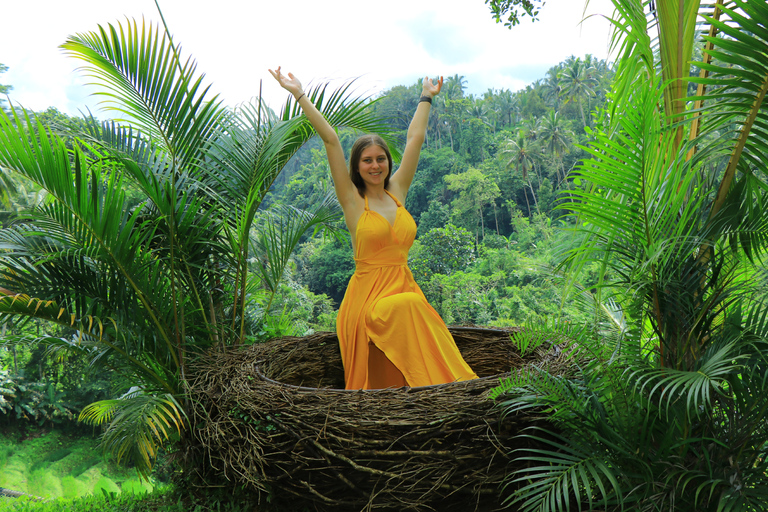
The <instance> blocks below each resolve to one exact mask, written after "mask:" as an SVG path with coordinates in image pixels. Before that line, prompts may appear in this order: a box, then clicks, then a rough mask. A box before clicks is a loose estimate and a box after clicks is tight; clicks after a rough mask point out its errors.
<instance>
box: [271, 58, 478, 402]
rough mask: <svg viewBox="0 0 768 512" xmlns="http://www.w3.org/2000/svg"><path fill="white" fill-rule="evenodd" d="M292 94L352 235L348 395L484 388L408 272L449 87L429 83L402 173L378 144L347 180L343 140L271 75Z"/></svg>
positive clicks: (297, 88) (345, 329)
mask: <svg viewBox="0 0 768 512" xmlns="http://www.w3.org/2000/svg"><path fill="white" fill-rule="evenodd" d="M269 72H270V73H271V74H272V76H273V77H275V79H276V80H277V81H278V82H279V83H280V85H281V86H282V87H283V88H284V89H286V90H287V91H288V92H290V93H291V94H293V96H294V98H296V101H297V102H298V104H299V105H300V106H301V108H302V110H303V111H304V114H305V115H306V116H307V118H308V119H309V122H310V123H312V126H313V127H314V128H315V131H316V132H317V134H318V135H319V136H320V138H321V139H322V140H323V143H324V144H325V150H326V153H327V155H328V163H329V165H330V167H331V175H332V178H333V185H334V188H335V190H336V196H337V197H338V199H339V203H340V204H341V208H342V210H343V211H344V220H345V221H346V224H347V228H348V229H349V232H350V234H351V235H352V246H353V247H354V251H355V265H356V268H355V274H354V275H353V276H352V278H351V279H350V281H349V285H348V286H347V292H346V294H345V295H344V300H343V301H342V303H341V306H340V307H339V314H338V318H337V320H336V329H337V333H338V336H339V345H340V348H341V357H342V361H343V363H344V377H345V382H346V387H347V389H380V388H388V387H400V386H411V387H416V386H426V385H430V384H442V383H445V382H453V381H457V380H467V379H474V378H477V375H475V373H474V372H473V371H472V369H471V368H470V367H469V366H468V365H467V363H466V362H464V359H463V358H462V357H461V354H460V353H459V351H458V349H457V348H456V343H455V342H454V341H453V337H452V336H451V334H450V333H449V332H448V329H447V328H446V326H445V323H444V322H443V320H442V319H441V318H440V315H438V314H437V312H436V311H435V310H434V309H433V308H432V306H430V305H429V303H428V302H427V300H426V298H425V297H424V294H423V293H422V292H421V290H420V289H419V286H418V285H417V284H416V282H415V281H414V280H413V275H412V274H411V271H410V270H409V269H408V266H407V262H408V250H409V249H410V247H411V245H412V244H413V240H414V238H415V237H416V223H415V222H414V220H413V218H412V217H411V215H410V214H409V213H408V212H407V211H406V209H405V208H404V207H403V203H405V198H406V196H407V194H408V188H409V187H410V185H411V182H412V181H413V176H414V174H415V173H416V165H417V163H418V160H419V153H420V152H421V145H422V144H423V142H424V138H425V134H426V131H427V120H428V118H429V109H430V108H431V104H432V98H433V97H434V96H435V95H437V94H438V93H439V92H440V89H441V88H442V86H443V79H442V77H441V78H440V80H439V81H438V82H437V83H436V84H435V83H433V82H432V80H430V79H429V78H428V77H427V78H424V81H423V83H422V92H421V98H420V100H419V105H418V107H417V108H416V113H415V114H414V116H413V120H412V121H411V124H410V126H409V127H408V135H407V140H406V145H405V151H403V159H402V162H401V164H400V167H399V169H398V170H397V173H394V174H393V173H392V156H391V155H390V152H389V148H388V147H387V144H386V143H385V142H384V140H382V139H381V137H379V136H378V135H364V136H363V137H360V139H358V140H357V141H356V142H355V144H354V145H353V147H352V151H351V152H350V159H349V167H350V169H349V171H347V165H346V162H345V160H344V152H343V150H342V148H341V143H340V142H339V137H338V135H337V134H336V131H335V130H334V129H333V127H331V125H330V124H329V123H328V121H327V120H326V119H325V118H324V117H323V115H322V114H321V113H320V112H319V111H318V110H317V108H316V107H315V105H314V104H313V103H312V102H311V101H309V99H308V98H307V96H306V95H305V94H304V91H303V89H302V87H301V82H299V80H298V79H297V78H296V77H295V76H293V75H292V74H291V73H288V75H287V76H285V75H283V74H282V73H281V71H280V68H279V67H278V68H277V71H273V70H271V69H270V70H269Z"/></svg>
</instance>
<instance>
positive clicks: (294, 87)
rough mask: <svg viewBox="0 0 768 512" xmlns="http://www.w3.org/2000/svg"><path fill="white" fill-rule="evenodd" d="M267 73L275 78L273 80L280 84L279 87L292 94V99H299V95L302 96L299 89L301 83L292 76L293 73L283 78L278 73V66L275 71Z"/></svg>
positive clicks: (302, 92)
mask: <svg viewBox="0 0 768 512" xmlns="http://www.w3.org/2000/svg"><path fill="white" fill-rule="evenodd" d="M269 72H270V73H271V74H272V76H273V77H275V80H277V83H279V84H280V87H282V88H283V89H285V90H286V91H288V92H290V93H291V94H293V97H294V98H296V99H299V98H300V97H301V95H302V94H304V90H303V89H302V88H301V82H300V81H299V79H298V78H296V77H295V76H293V73H288V76H285V75H284V74H282V73H281V72H280V66H278V68H277V71H273V70H271V69H270V70H269Z"/></svg>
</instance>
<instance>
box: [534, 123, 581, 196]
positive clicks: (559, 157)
mask: <svg viewBox="0 0 768 512" xmlns="http://www.w3.org/2000/svg"><path fill="white" fill-rule="evenodd" d="M575 137H576V136H575V135H574V133H573V131H572V130H571V128H570V126H569V123H568V122H567V121H565V120H564V119H563V118H562V117H560V116H559V114H558V113H557V111H555V110H550V111H549V112H547V115H545V116H544V117H542V118H541V124H540V128H539V130H538V140H539V141H540V143H541V145H542V148H544V149H546V150H547V151H549V154H550V155H551V156H552V159H553V161H554V162H555V169H556V173H557V175H558V182H559V183H564V182H565V178H566V176H565V169H564V168H563V155H564V154H565V153H567V152H568V151H569V150H570V147H571V146H572V145H573V141H574V139H575Z"/></svg>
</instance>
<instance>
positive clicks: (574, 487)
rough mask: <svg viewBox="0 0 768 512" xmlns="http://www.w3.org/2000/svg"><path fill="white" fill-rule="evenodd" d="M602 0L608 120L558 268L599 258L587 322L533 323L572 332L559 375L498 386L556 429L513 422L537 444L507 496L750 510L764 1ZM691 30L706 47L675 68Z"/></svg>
mask: <svg viewBox="0 0 768 512" xmlns="http://www.w3.org/2000/svg"><path fill="white" fill-rule="evenodd" d="M614 6H615V7H616V14H615V15H614V17H613V20H612V23H614V25H615V26H616V28H617V39H615V40H614V43H615V47H616V48H617V49H618V51H619V53H620V55H621V57H622V58H621V59H620V60H619V61H618V66H617V70H616V71H617V75H616V76H617V78H616V81H615V82H614V85H613V103H612V105H611V108H610V112H611V115H610V124H609V125H608V126H606V127H604V129H602V130H600V131H596V132H595V133H593V135H594V142H593V143H592V144H591V145H590V146H589V147H588V148H587V151H588V152H589V153H590V154H591V159H589V160H588V161H586V162H585V163H584V164H583V166H581V167H580V168H579V169H578V170H577V172H576V173H575V175H576V176H577V177H578V178H580V179H581V180H582V181H583V182H585V183H586V187H585V188H583V189H580V190H576V191H572V192H570V195H569V197H568V198H566V202H565V204H564V205H563V208H564V209H566V210H570V211H573V212H575V213H576V220H577V221H578V222H579V224H578V233H579V235H580V236H581V237H582V243H581V245H580V246H579V247H577V248H575V249H573V250H572V251H571V253H570V254H569V257H568V259H567V261H566V265H567V267H566V268H568V269H569V270H570V274H571V276H576V275H578V270H579V269H583V268H585V267H586V266H588V265H589V266H590V268H597V269H599V272H598V273H597V277H596V279H595V282H590V283H583V284H584V288H586V289H591V290H592V291H591V292H585V291H582V294H583V296H584V297H585V298H587V299H589V302H588V303H587V305H586V306H585V307H589V308H591V310H592V311H594V314H595V319H596V321H595V322H594V324H592V325H588V326H585V327H584V328H583V329H582V330H578V331H577V330H575V329H567V328H565V327H563V326H560V325H558V326H556V327H555V328H550V329H549V333H548V334H547V333H546V331H545V334H546V336H541V334H539V336H540V337H549V338H550V339H560V340H561V341H565V340H567V339H570V340H572V341H573V342H574V343H573V344H572V345H570V347H571V348H572V350H574V354H575V357H576V358H577V360H578V363H579V364H578V365H577V366H576V367H575V368H574V370H573V374H571V375H569V376H567V377H564V376H556V375H551V374H548V373H546V372H541V371H534V372H531V373H530V374H528V375H520V376H518V377H517V378H515V379H513V380H512V381H510V382H509V383H508V385H507V388H506V389H514V390H515V394H514V395H512V396H511V397H510V398H509V399H508V401H507V403H506V407H507V409H508V411H509V412H514V411H518V410H522V409H526V408H530V407H539V408H544V409H545V410H547V411H549V412H550V413H551V419H552V422H553V423H554V424H555V426H556V427H557V429H555V430H556V431H551V432H548V433H546V435H542V432H541V431H535V430H531V431H529V432H528V433H527V434H526V436H530V437H535V438H536V439H537V440H538V441H539V442H541V443H543V444H544V446H545V448H542V449H539V450H536V451H532V452H531V451H529V452H525V454H524V456H525V457H527V458H528V460H530V461H531V467H530V468H529V469H526V470H524V471H521V472H520V473H518V474H517V475H516V479H515V482H516V485H518V488H517V491H516V494H515V495H514V496H513V497H512V498H511V501H514V502H515V503H517V504H518V505H519V507H520V510H541V511H554V510H563V509H568V508H579V509H587V508H588V509H590V510H596V509H597V510H611V511H613V510H649V511H650V510H654V511H656V510H670V511H671V510H705V511H710V510H711V511H721V510H723V511H726V510H744V511H757V510H762V509H764V507H765V503H766V500H768V477H766V474H768V461H767V459H766V457H765V446H766V443H767V442H768V427H767V426H766V423H765V414H766V412H768V377H766V376H768V307H767V306H766V299H768V297H767V296H766V285H765V283H766V282H768V281H767V277H766V272H765V268H764V265H763V264H762V261H764V260H763V258H765V256H766V251H767V250H768V214H767V213H766V212H768V209H767V208H766V206H768V204H766V203H767V202H768V185H767V184H766V183H768V160H767V159H766V158H765V155H764V148H765V147H766V145H767V143H768V130H766V126H768V117H767V116H768V110H766V108H765V105H766V104H765V99H766V92H767V91H768V61H766V59H765V58H764V56H765V55H768V28H766V26H765V24H764V20H766V19H768V5H766V4H765V2H763V1H762V0H758V1H753V0H735V1H732V2H728V3H725V2H717V3H715V4H713V5H704V4H701V3H700V2H698V1H692V0H656V1H655V2H645V1H642V2H641V1H639V0H614ZM696 23H700V24H701V27H697V26H696ZM702 27H703V28H704V31H703V33H704V34H706V35H705V37H704V39H703V41H700V42H699V43H697V30H698V29H700V28H702ZM653 33H658V34H659V37H658V39H654V38H653V37H651V35H650V34H653ZM695 44H704V45H706V46H705V48H704V52H703V54H704V59H703V61H702V62H697V63H694V64H693V65H695V66H696V67H698V68H700V69H701V70H702V74H701V75H700V76H699V77H694V78H691V77H690V74H691V69H692V63H691V62H690V56H691V55H692V54H693V53H694V52H693V51H692V48H693V46H694V45H695ZM656 49H658V51H655V50H656ZM689 82H692V83H696V84H698V85H699V92H698V94H697V95H696V97H694V98H687V97H686V95H687V90H688V87H687V85H688V83H689ZM582 275H583V274H582ZM529 341H530V340H529ZM566 504H568V505H569V506H570V507H569V506H567V505H566Z"/></svg>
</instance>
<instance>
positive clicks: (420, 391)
mask: <svg viewBox="0 0 768 512" xmlns="http://www.w3.org/2000/svg"><path fill="white" fill-rule="evenodd" d="M450 330H451V333H452V334H453V336H454V339H455V340H456V344H457V346H458V347H459V350H460V351H461V353H462V355H463V356H464V359H465V360H466V361H467V363H469V365H470V366H471V367H472V369H473V370H474V371H475V372H476V373H477V374H478V376H479V377H480V378H479V379H476V380H471V381H465V382H458V383H451V384H441V385H435V386H426V387H421V388H400V389H384V390H365V391H363V390H357V391H347V390H344V389H343V386H344V372H343V367H342V363H341V357H340V354H339V347H338V340H337V338H336V335H335V333H316V334H314V335H311V336H307V337H303V338H280V339H277V340H273V341H271V342H267V343H264V344H259V345H253V346H250V347H247V348H242V349H227V350H222V351H215V352H212V353H210V354H209V355H208V357H207V358H205V359H204V360H203V362H202V363H201V364H200V365H199V366H198V367H197V368H196V371H195V376H194V378H193V385H192V393H193V396H194V397H195V402H196V406H195V409H194V415H195V418H194V419H193V424H194V425H196V428H195V429H194V431H193V434H192V437H193V439H192V443H191V446H192V449H193V450H194V451H196V454H195V456H196V457H201V456H202V457H203V458H204V464H202V465H201V468H200V472H201V475H200V476H201V477H202V478H203V479H204V480H206V481H210V477H211V476H212V475H216V476H218V477H224V479H225V481H226V482H229V483H231V485H232V486H233V487H235V486H238V487H242V486H245V487H246V488H248V489H252V490H253V491H255V493H256V494H257V495H258V496H259V497H260V498H261V497H265V496H266V495H270V497H271V498H273V499H279V500H280V502H281V503H289V502H294V503H296V506H297V507H298V506H302V507H308V508H310V509H316V510H328V509H330V508H334V509H336V510H440V511H451V510H461V511H462V512H465V511H471V510H495V509H497V508H499V507H500V505H501V501H502V500H503V496H502V492H501V487H502V485H503V484H504V482H505V478H506V477H507V476H508V475H509V473H510V472H511V471H513V470H514V469H516V468H518V467H520V463H517V462H516V461H515V460H514V458H513V457H512V456H511V452H512V451H513V450H515V449H519V448H526V447H530V446H523V445H520V444H515V445H514V446H513V443H520V442H521V441H520V440H519V438H518V439H516V440H514V441H513V439H514V438H515V434H517V433H518V432H519V431H520V430H521V429H523V428H525V427H529V426H532V425H536V424H542V423H544V422H545V419H544V418H542V417H540V416H538V415H537V414H536V413H534V412H531V413H530V414H528V415H517V416H506V417H505V418H504V419H503V421H502V419H501V411H500V410H499V408H498V407H496V404H495V403H494V401H493V400H492V399H490V398H489V397H488V394H489V392H490V391H491V390H492V389H493V388H495V387H496V386H497V385H498V384H499V382H500V380H501V379H503V378H504V377H506V376H508V375H509V372H510V371H515V370H517V369H521V368H524V367H526V366H531V365H537V366H548V367H549V368H550V370H552V369H553V367H557V366H561V365H563V363H564V357H563V354H562V351H560V350H559V348H558V347H557V346H556V345H550V346H548V347H547V348H546V349H543V348H540V349H538V350H537V351H535V352H533V353H531V354H528V355H526V356H525V357H523V356H522V355H521V354H520V352H519V351H518V349H517V347H516V344H515V342H514V341H513V340H512V339H511V337H512V336H513V335H514V333H515V332H518V331H517V330H516V329H487V328H467V327H453V328H450ZM203 468H205V469H203Z"/></svg>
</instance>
